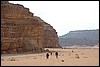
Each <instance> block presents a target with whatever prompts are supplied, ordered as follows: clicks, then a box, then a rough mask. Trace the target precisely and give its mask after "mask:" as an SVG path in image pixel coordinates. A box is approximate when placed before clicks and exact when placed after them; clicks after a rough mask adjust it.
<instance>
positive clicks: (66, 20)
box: [9, 1, 99, 36]
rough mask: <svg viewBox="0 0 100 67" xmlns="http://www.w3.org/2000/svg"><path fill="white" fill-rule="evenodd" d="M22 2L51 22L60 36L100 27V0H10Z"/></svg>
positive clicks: (35, 13)
mask: <svg viewBox="0 0 100 67" xmlns="http://www.w3.org/2000/svg"><path fill="white" fill-rule="evenodd" d="M9 2H10V3H14V4H21V5H23V6H24V7H26V8H29V9H30V12H32V13H34V16H38V17H40V18H41V19H43V20H44V21H45V22H47V23H49V24H50V25H51V26H53V28H54V29H55V30H56V31H57V32H58V36H62V35H64V34H67V33H69V32H70V31H75V30H94V29H99V1H9Z"/></svg>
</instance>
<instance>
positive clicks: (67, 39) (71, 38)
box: [59, 29, 99, 46]
mask: <svg viewBox="0 0 100 67" xmlns="http://www.w3.org/2000/svg"><path fill="white" fill-rule="evenodd" d="M59 43H60V45H61V46H72V45H88V46H94V45H96V44H98V43H99V29H96V30H77V31H70V32H69V33H68V34H65V35H63V36H60V37H59Z"/></svg>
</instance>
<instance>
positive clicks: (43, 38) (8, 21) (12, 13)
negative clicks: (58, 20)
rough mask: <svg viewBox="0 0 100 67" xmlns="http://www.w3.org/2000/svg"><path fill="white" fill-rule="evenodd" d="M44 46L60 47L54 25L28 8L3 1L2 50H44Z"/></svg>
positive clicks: (14, 51)
mask: <svg viewBox="0 0 100 67" xmlns="http://www.w3.org/2000/svg"><path fill="white" fill-rule="evenodd" d="M45 25H46V26H45ZM47 26H48V28H47ZM48 33H49V34H48ZM44 47H60V46H59V42H58V36H57V33H56V31H55V30H54V29H53V27H50V25H49V24H47V23H45V22H42V20H40V19H39V18H37V17H36V16H34V14H33V13H31V12H30V11H29V9H28V8H25V7H24V6H22V5H19V4H12V3H9V2H8V1H1V52H2V53H23V52H33V53H34V52H43V51H44Z"/></svg>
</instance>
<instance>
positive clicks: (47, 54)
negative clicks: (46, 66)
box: [46, 52, 58, 59]
mask: <svg viewBox="0 0 100 67" xmlns="http://www.w3.org/2000/svg"><path fill="white" fill-rule="evenodd" d="M51 55H52V52H51ZM55 56H56V58H58V52H55ZM46 58H47V59H48V58H49V53H46Z"/></svg>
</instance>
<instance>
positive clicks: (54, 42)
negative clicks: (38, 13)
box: [36, 17, 61, 48]
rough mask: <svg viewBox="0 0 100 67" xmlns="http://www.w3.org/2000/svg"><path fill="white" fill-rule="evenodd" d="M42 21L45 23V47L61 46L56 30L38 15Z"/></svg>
mask: <svg viewBox="0 0 100 67" xmlns="http://www.w3.org/2000/svg"><path fill="white" fill-rule="evenodd" d="M36 18H37V19H38V20H39V21H40V22H41V23H43V27H44V35H43V36H44V42H43V46H44V47H45V48H59V47H61V46H60V45H59V38H58V36H57V32H56V30H55V29H54V28H53V27H52V26H51V25H50V24H48V23H46V22H45V21H43V20H42V19H41V18H39V17H36Z"/></svg>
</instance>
